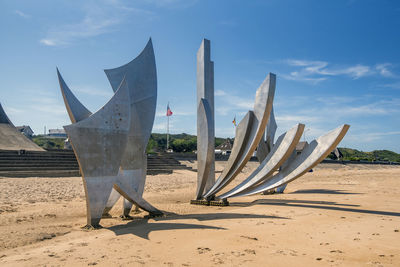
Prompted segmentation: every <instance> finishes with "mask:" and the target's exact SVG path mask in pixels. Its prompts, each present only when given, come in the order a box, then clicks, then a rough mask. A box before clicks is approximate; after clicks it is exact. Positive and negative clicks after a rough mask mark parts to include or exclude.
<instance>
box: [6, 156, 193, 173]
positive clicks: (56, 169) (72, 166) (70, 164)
mask: <svg viewBox="0 0 400 267" xmlns="http://www.w3.org/2000/svg"><path fill="white" fill-rule="evenodd" d="M173 170H192V169H191V168H190V167H187V166H185V165H182V164H181V163H180V162H179V161H177V160H176V159H174V158H172V157H170V156H168V155H167V156H165V155H158V156H153V155H151V156H149V157H148V160H147V174H148V175H156V174H170V173H172V172H173ZM70 176H80V173H79V165H78V162H77V160H76V158H75V155H74V153H73V151H71V150H55V151H43V152H42V151H12V150H0V177H70Z"/></svg>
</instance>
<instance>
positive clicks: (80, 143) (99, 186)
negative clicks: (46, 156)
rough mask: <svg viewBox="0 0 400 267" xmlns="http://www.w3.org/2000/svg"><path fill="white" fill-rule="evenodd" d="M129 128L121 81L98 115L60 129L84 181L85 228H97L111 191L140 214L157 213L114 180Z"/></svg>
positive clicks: (126, 93) (124, 86) (124, 85)
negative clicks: (123, 198) (70, 148)
mask: <svg viewBox="0 0 400 267" xmlns="http://www.w3.org/2000/svg"><path fill="white" fill-rule="evenodd" d="M129 128H130V101H129V90H128V87H127V82H126V81H125V79H124V80H123V81H122V83H121V85H120V88H119V90H118V91H117V92H116V93H115V94H114V96H113V97H112V98H111V100H110V101H109V102H108V103H107V104H106V105H104V107H102V108H101V109H100V110H99V111H97V112H96V113H94V114H93V115H91V116H89V117H88V118H86V119H83V120H81V121H79V122H77V123H74V124H71V125H68V126H64V129H65V131H66V133H67V134H68V138H69V139H70V142H71V144H72V147H73V149H74V152H75V155H76V158H77V160H78V163H79V167H80V169H81V173H82V177H83V181H84V186H85V194H86V205H87V225H88V226H89V227H95V228H96V227H98V226H99V222H100V219H101V216H102V214H103V211H104V208H105V205H106V203H107V200H108V198H109V196H110V193H111V190H112V188H113V187H114V188H115V189H116V190H117V191H118V192H119V193H120V194H122V195H123V196H124V197H125V198H127V199H129V201H131V202H133V203H135V204H137V205H139V206H140V207H141V208H143V209H144V210H147V211H149V212H150V213H153V214H159V213H160V211H159V210H157V209H156V208H154V207H153V206H152V205H150V204H149V203H147V202H146V201H145V200H144V199H142V198H141V196H139V195H138V194H137V192H136V191H134V190H133V189H132V188H129V186H127V185H126V184H125V182H124V181H123V180H121V179H120V178H119V177H118V170H119V166H120V164H121V159H122V155H123V151H124V150H125V146H126V143H127V139H128V133H129Z"/></svg>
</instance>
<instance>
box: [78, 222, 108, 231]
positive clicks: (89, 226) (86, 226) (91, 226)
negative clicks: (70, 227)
mask: <svg viewBox="0 0 400 267" xmlns="http://www.w3.org/2000/svg"><path fill="white" fill-rule="evenodd" d="M102 228H103V226H101V225H100V224H95V225H91V224H86V225H85V226H82V227H81V229H82V230H86V231H91V230H97V229H102Z"/></svg>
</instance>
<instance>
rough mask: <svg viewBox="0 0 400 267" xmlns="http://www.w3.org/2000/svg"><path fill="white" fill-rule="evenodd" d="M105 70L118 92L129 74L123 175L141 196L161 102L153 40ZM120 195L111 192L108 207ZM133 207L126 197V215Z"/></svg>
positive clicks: (121, 172) (126, 181)
mask: <svg viewBox="0 0 400 267" xmlns="http://www.w3.org/2000/svg"><path fill="white" fill-rule="evenodd" d="M104 72H105V73H106V75H107V77H108V80H109V82H110V84H111V87H112V88H113V90H114V92H115V91H116V90H117V88H118V86H119V84H120V83H121V80H122V78H123V77H126V81H127V83H128V88H129V92H130V105H131V116H130V119H131V124H130V129H129V135H128V141H127V144H126V149H125V152H124V155H123V157H122V161H121V171H120V172H119V176H120V179H122V180H124V181H125V183H126V184H127V185H129V186H130V187H131V188H133V189H134V190H135V191H136V192H137V193H138V194H139V195H143V190H144V185H145V182H146V173H147V155H146V147H147V143H148V142H149V138H150V135H151V130H152V128H153V123H154V117H155V112H156V102H157V70H156V61H155V56H154V50H153V43H152V41H151V39H150V40H149V41H148V43H147V45H146V47H145V48H144V49H143V51H142V52H141V53H140V54H139V55H138V56H137V57H136V58H135V59H133V60H132V61H131V62H129V63H127V64H125V65H123V66H121V67H118V68H114V69H107V70H104ZM113 196H114V198H112V197H113ZM118 198H119V197H118V195H117V194H114V195H111V197H110V200H109V202H108V204H107V209H111V207H112V206H114V204H115V202H116V201H117V200H118ZM131 208H132V204H131V202H129V201H126V200H124V214H123V215H124V216H125V217H128V216H129V212H130V210H131Z"/></svg>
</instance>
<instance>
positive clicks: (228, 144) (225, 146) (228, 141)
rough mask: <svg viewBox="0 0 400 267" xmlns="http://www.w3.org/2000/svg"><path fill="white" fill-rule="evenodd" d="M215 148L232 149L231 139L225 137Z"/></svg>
mask: <svg viewBox="0 0 400 267" xmlns="http://www.w3.org/2000/svg"><path fill="white" fill-rule="evenodd" d="M216 149H220V150H232V141H231V139H229V138H227V139H226V140H225V142H223V143H222V144H220V145H219V146H217V148H216Z"/></svg>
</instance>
